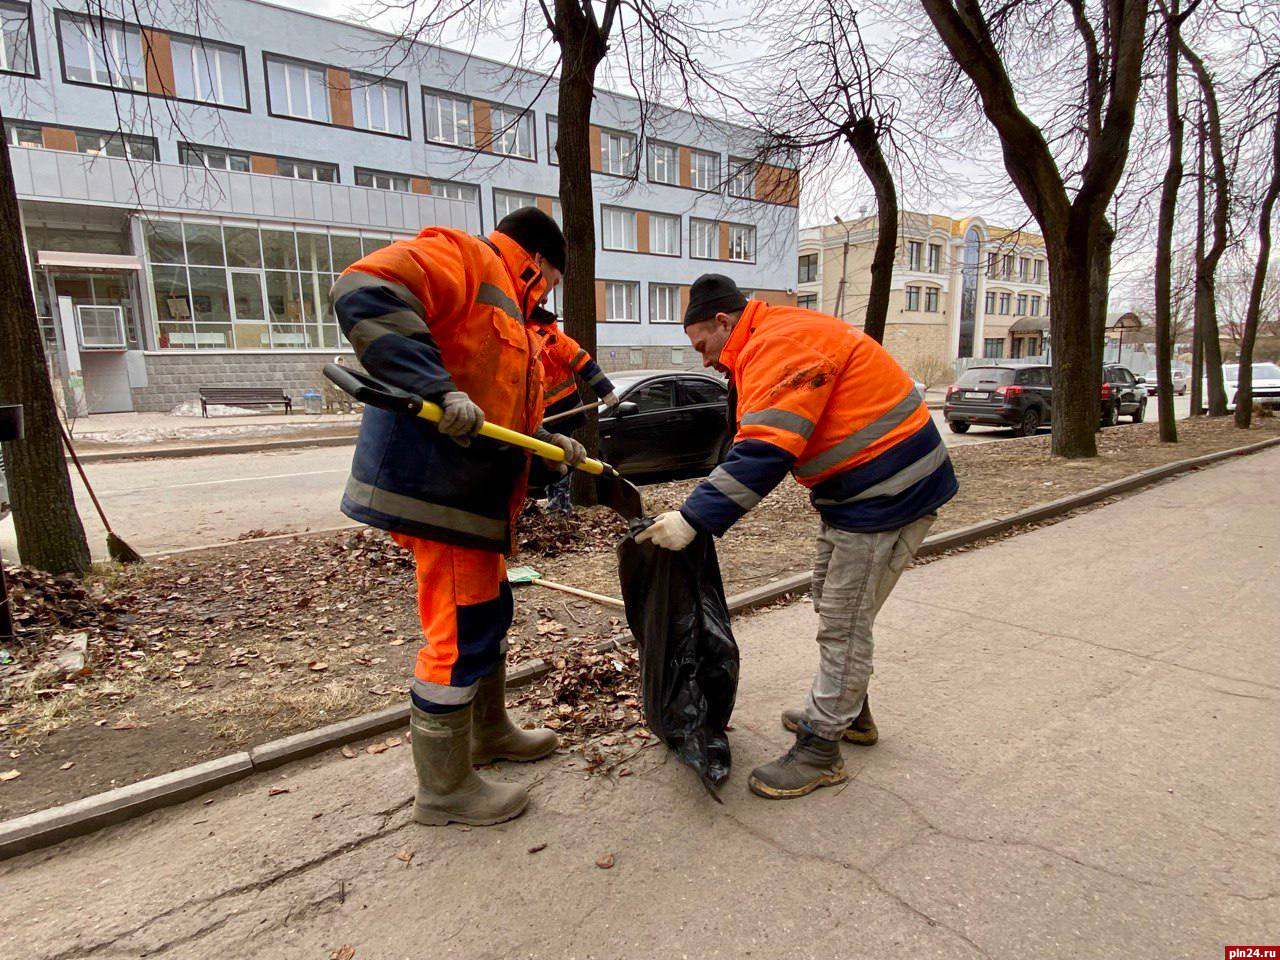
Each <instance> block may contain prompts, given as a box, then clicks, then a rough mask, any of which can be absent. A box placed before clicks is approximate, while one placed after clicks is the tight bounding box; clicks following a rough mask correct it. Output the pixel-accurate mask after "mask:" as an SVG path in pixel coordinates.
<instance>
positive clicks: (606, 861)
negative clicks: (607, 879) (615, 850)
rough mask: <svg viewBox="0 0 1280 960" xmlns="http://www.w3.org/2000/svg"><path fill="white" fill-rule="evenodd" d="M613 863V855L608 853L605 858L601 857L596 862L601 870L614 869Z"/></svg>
mask: <svg viewBox="0 0 1280 960" xmlns="http://www.w3.org/2000/svg"><path fill="white" fill-rule="evenodd" d="M613 863H614V860H613V854H612V853H606V854H605V855H604V856H603V857H600V858H599V859H598V860H596V866H597V867H599V868H600V869H601V870H610V869H612V868H613Z"/></svg>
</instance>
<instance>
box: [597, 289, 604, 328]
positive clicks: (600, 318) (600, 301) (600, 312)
mask: <svg viewBox="0 0 1280 960" xmlns="http://www.w3.org/2000/svg"><path fill="white" fill-rule="evenodd" d="M603 322H604V281H603V280H597V281H596V323H603Z"/></svg>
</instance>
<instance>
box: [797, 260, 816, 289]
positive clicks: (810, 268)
mask: <svg viewBox="0 0 1280 960" xmlns="http://www.w3.org/2000/svg"><path fill="white" fill-rule="evenodd" d="M817 279H818V255H817V254H816V253H806V254H804V255H803V256H802V257H801V258H800V271H799V274H798V276H797V280H798V281H799V282H800V283H812V282H813V281H814V280H817Z"/></svg>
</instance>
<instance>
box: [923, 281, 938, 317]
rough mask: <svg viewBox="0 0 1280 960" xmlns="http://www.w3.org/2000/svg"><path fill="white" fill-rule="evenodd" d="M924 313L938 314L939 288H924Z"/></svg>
mask: <svg viewBox="0 0 1280 960" xmlns="http://www.w3.org/2000/svg"><path fill="white" fill-rule="evenodd" d="M924 312H925V313H937V312H938V288H937V287H925V288H924Z"/></svg>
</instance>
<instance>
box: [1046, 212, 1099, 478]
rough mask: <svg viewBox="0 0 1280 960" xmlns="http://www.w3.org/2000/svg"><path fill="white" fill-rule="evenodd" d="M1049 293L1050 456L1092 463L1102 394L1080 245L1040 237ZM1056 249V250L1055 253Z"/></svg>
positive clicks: (1085, 256) (1086, 262) (1088, 273)
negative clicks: (1046, 259)
mask: <svg viewBox="0 0 1280 960" xmlns="http://www.w3.org/2000/svg"><path fill="white" fill-rule="evenodd" d="M1045 242H1046V247H1047V249H1048V252H1049V285H1050V288H1051V289H1052V290H1053V323H1051V324H1050V325H1049V338H1050V342H1051V343H1052V344H1053V452H1054V453H1055V454H1057V455H1058V456H1060V457H1096V456H1097V455H1098V447H1097V441H1096V440H1095V439H1094V434H1095V433H1097V430H1098V423H1099V420H1100V419H1101V415H1100V409H1099V408H1100V403H1101V390H1100V388H1095V387H1094V386H1093V384H1094V383H1095V381H1096V380H1097V375H1096V373H1095V366H1096V364H1095V360H1096V352H1095V349H1094V339H1093V336H1092V333H1091V322H1090V321H1091V316H1090V314H1091V304H1092V299H1093V298H1092V295H1091V288H1090V281H1091V278H1092V269H1091V264H1090V260H1091V259H1092V258H1091V257H1090V256H1089V253H1088V250H1087V248H1086V247H1085V245H1083V244H1080V245H1076V244H1073V243H1071V242H1070V241H1068V242H1067V243H1065V244H1063V243H1061V241H1059V240H1057V239H1056V238H1055V240H1054V241H1050V239H1049V237H1048V236H1046V237H1045ZM1055 247H1056V248H1057V249H1055Z"/></svg>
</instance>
